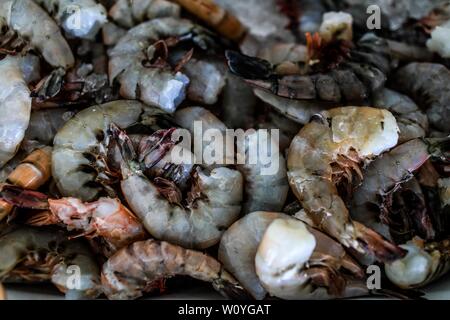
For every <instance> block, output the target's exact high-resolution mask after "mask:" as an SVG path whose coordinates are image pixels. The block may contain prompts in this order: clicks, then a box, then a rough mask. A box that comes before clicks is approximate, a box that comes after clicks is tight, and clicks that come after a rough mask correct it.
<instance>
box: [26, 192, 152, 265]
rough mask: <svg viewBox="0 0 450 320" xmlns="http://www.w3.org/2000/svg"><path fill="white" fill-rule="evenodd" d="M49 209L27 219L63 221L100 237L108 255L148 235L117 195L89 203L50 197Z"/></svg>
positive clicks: (42, 222)
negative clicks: (113, 197)
mask: <svg viewBox="0 0 450 320" xmlns="http://www.w3.org/2000/svg"><path fill="white" fill-rule="evenodd" d="M48 209H49V210H47V211H44V212H42V213H38V214H36V215H33V216H32V217H31V218H30V219H28V220H27V223H28V224H30V225H34V226H43V225H51V224H62V225H65V226H66V227H67V229H68V230H69V231H71V230H77V231H81V232H82V234H81V235H84V236H86V237H87V238H89V239H93V238H96V237H100V239H101V243H102V246H101V250H102V252H103V254H104V255H105V256H107V257H109V256H111V255H112V254H113V253H115V252H116V251H117V250H119V249H120V248H123V247H125V246H127V245H129V244H131V243H133V242H135V241H138V240H144V239H145V238H146V233H145V230H144V227H143V226H142V224H141V223H140V222H139V221H138V219H137V218H136V217H135V215H134V214H133V213H131V211H130V210H128V209H127V208H126V207H125V206H124V205H123V204H121V203H120V201H119V200H118V199H112V198H100V199H99V200H97V201H94V202H90V203H83V202H82V201H80V200H79V199H76V198H61V199H48Z"/></svg>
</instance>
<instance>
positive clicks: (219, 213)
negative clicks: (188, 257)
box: [111, 128, 243, 249]
mask: <svg viewBox="0 0 450 320" xmlns="http://www.w3.org/2000/svg"><path fill="white" fill-rule="evenodd" d="M166 132H167V134H165V135H164V136H163V139H159V140H158V141H156V143H155V145H154V147H153V148H152V150H151V152H150V153H149V154H148V156H149V157H150V158H152V159H154V160H153V162H154V163H157V162H158V161H159V159H161V158H162V157H163V156H164V155H165V154H172V155H175V154H177V153H178V152H180V151H181V150H180V149H176V148H175V147H176V146H175V147H173V145H174V141H172V140H173V139H177V138H175V137H172V133H173V132H174V130H173V129H170V130H168V131H166ZM111 134H112V136H113V139H115V140H116V141H117V145H118V146H119V148H120V152H121V155H122V163H121V171H122V180H121V181H120V185H121V189H122V193H123V195H124V197H125V199H126V200H127V203H128V204H129V206H130V208H131V209H132V211H133V212H134V213H135V214H136V215H137V216H138V217H139V218H140V219H141V221H142V223H143V224H144V227H145V228H146V229H147V231H148V232H149V233H150V234H151V235H152V236H154V237H155V238H157V239H161V240H164V241H170V242H172V243H175V244H179V245H182V246H183V247H187V248H199V249H203V248H208V247H210V246H212V245H214V244H216V243H217V242H218V241H219V240H220V237H221V235H222V233H223V231H224V230H226V229H227V228H228V227H229V226H230V225H231V224H232V223H233V222H234V221H236V219H237V218H238V216H239V213H240V211H241V202H242V185H243V181H242V175H241V174H240V173H239V171H237V170H232V169H228V168H225V167H217V168H214V169H212V168H206V169H202V168H200V167H195V169H193V170H192V173H191V178H190V182H191V188H190V190H186V192H182V191H181V190H180V189H179V188H178V186H177V185H176V184H175V183H174V182H173V181H171V180H168V179H165V178H162V177H156V178H154V179H151V180H149V179H148V178H147V177H146V176H145V175H144V174H143V172H142V170H141V168H140V167H141V166H140V165H139V163H138V162H136V159H135V154H134V150H133V145H132V141H131V139H130V138H129V137H128V136H127V135H126V134H125V133H124V132H123V131H122V130H120V128H114V130H111ZM155 134H158V132H156V133H155ZM166 147H167V148H166ZM183 151H184V152H183V158H182V159H181V161H182V163H183V164H186V161H188V163H187V164H192V163H195V157H194V155H193V154H191V153H190V150H187V149H184V150H183ZM186 155H187V156H188V157H186ZM177 156H178V155H177ZM173 159H175V158H173ZM177 161H178V160H177ZM184 195H186V198H185V199H184Z"/></svg>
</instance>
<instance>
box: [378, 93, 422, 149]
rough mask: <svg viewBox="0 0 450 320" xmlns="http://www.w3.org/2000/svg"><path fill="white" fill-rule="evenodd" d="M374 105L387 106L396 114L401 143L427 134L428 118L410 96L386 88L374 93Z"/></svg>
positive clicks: (386, 107)
mask: <svg viewBox="0 0 450 320" xmlns="http://www.w3.org/2000/svg"><path fill="white" fill-rule="evenodd" d="M373 105H374V106H375V107H379V108H385V109H387V110H389V111H390V112H391V113H392V114H393V115H394V116H395V118H396V119H397V124H398V127H399V129H400V132H399V138H398V142H399V143H403V142H406V141H409V140H411V139H415V138H421V137H425V135H426V134H427V131H428V118H427V116H426V115H425V114H424V113H423V112H422V111H421V110H420V109H419V107H418V106H417V105H416V104H415V103H414V101H412V100H411V98H409V97H408V96H405V95H403V94H401V93H398V92H396V91H393V90H390V89H386V88H384V89H383V90H381V91H379V92H376V93H375V94H374V96H373Z"/></svg>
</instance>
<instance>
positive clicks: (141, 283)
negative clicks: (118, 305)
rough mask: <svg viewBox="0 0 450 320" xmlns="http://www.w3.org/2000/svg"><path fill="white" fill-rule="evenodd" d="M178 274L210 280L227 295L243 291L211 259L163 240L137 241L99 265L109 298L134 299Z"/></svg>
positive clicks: (238, 295)
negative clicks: (101, 265)
mask: <svg viewBox="0 0 450 320" xmlns="http://www.w3.org/2000/svg"><path fill="white" fill-rule="evenodd" d="M177 275H185V276H190V277H192V278H195V279H198V280H202V281H206V282H210V283H211V284H212V285H213V287H214V289H216V290H217V291H219V292H220V293H222V294H223V295H224V296H226V297H229V298H243V297H245V296H246V293H245V291H244V290H243V289H242V287H241V286H240V285H239V284H238V282H237V281H236V280H235V279H234V278H233V277H232V276H231V275H230V274H229V273H228V272H227V271H226V270H225V269H224V268H223V266H222V265H221V264H220V263H219V262H218V261H217V260H216V259H214V258H212V257H210V256H208V255H206V254H204V253H201V252H199V251H194V250H189V249H185V248H182V247H179V246H176V245H173V244H170V243H168V242H164V241H161V242H159V241H155V240H147V241H138V242H135V243H133V244H131V245H130V246H128V247H126V248H123V249H122V250H119V251H118V252H117V253H116V254H115V255H114V256H112V257H111V258H109V260H108V261H106V263H105V264H104V265H103V268H102V286H103V289H104V292H105V294H106V296H107V297H108V298H109V299H136V298H139V297H140V296H142V295H143V293H144V292H148V291H152V290H155V289H158V288H159V285H160V281H161V280H164V279H167V278H171V277H174V276H177Z"/></svg>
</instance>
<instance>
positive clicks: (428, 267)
mask: <svg viewBox="0 0 450 320" xmlns="http://www.w3.org/2000/svg"><path fill="white" fill-rule="evenodd" d="M400 246H401V247H402V248H404V249H405V250H407V252H408V253H407V254H406V256H405V257H403V258H401V259H399V260H395V261H393V262H390V263H386V264H385V266H384V270H385V272H386V276H387V277H388V279H389V280H390V281H391V282H392V283H394V284H395V285H396V286H398V287H400V288H403V289H413V288H421V287H423V286H425V285H427V284H429V283H431V282H433V281H436V280H438V279H439V278H441V277H442V276H443V275H445V274H446V273H447V272H448V271H449V270H450V240H449V239H445V240H442V241H435V242H432V241H430V242H425V241H423V240H421V239H420V238H414V239H413V240H411V241H408V242H407V243H406V244H403V245H400Z"/></svg>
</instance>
